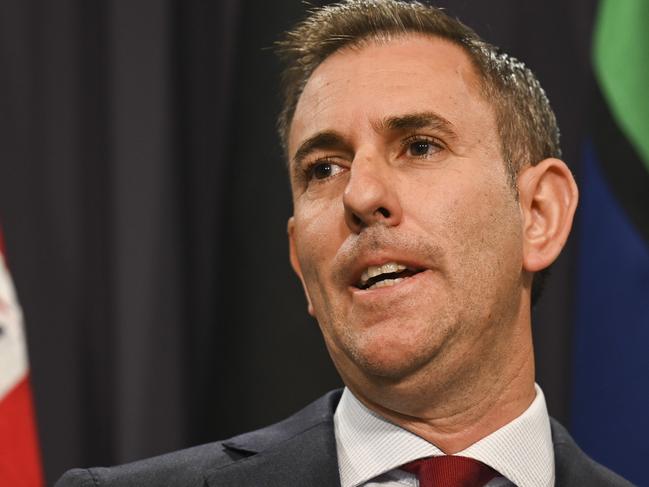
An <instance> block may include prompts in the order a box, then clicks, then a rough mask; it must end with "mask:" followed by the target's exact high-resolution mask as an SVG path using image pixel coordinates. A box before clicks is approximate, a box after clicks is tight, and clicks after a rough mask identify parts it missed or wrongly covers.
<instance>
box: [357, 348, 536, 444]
mask: <svg viewBox="0 0 649 487" xmlns="http://www.w3.org/2000/svg"><path fill="white" fill-rule="evenodd" d="M528 343H529V347H528V349H527V350H525V349H518V350H516V351H515V352H514V353H512V351H510V353H507V354H506V355H507V357H506V361H505V362H506V363H507V366H506V367H505V368H500V367H494V368H491V369H490V368H489V367H485V368H484V370H481V373H477V374H475V375H474V379H471V378H468V379H467V378H466V377H465V379H466V380H462V381H457V378H455V379H452V378H451V379H449V380H447V381H445V383H444V384H442V385H441V386H439V385H437V386H435V385H429V386H427V387H414V388H413V387H411V386H409V385H406V386H405V387H403V388H400V387H397V389H396V390H395V389H394V386H393V387H391V388H390V389H391V390H385V389H383V388H381V389H383V390H382V391H380V390H372V388H370V389H366V388H362V389H364V390H366V391H370V394H364V393H363V391H362V390H357V389H358V388H355V387H353V386H351V384H348V385H349V386H351V387H350V388H351V390H352V392H353V393H354V395H355V396H356V397H357V398H358V399H359V400H360V401H361V402H363V403H364V404H365V405H366V406H367V407H368V408H369V409H371V410H373V411H375V412H376V413H378V414H380V415H381V416H382V417H384V418H385V419H387V420H388V421H390V422H392V423H394V424H396V425H398V426H400V427H402V428H404V429H406V430H408V431H410V432H412V433H414V434H416V435H417V436H420V437H421V438H424V439H425V440H427V441H429V442H430V443H432V444H434V445H435V446H437V447H438V448H439V449H440V450H442V451H443V452H444V453H446V454H454V453H458V452H460V451H462V450H464V449H466V448H468V447H469V446H470V445H472V444H473V443H475V442H477V441H479V440H480V439H482V438H484V437H486V436H488V435H489V434H491V433H493V432H494V431H496V430H498V429H499V428H501V427H503V426H504V425H506V424H507V423H509V422H511V421H513V420H514V419H516V418H517V417H518V416H520V415H521V414H522V413H523V412H524V411H525V410H526V409H527V408H528V407H529V406H530V404H531V403H532V401H533V400H534V398H535V396H536V391H535V389H534V355H533V351H532V346H531V340H530V341H529V342H528ZM374 398H377V399H378V400H374Z"/></svg>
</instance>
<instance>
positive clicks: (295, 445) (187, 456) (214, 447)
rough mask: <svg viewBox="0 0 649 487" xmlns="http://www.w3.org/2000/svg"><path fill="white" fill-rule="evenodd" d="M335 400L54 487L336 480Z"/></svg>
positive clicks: (73, 474)
mask: <svg viewBox="0 0 649 487" xmlns="http://www.w3.org/2000/svg"><path fill="white" fill-rule="evenodd" d="M339 398H340V391H332V392H330V393H328V394H326V395H325V396H323V397H321V398H320V399H318V400H317V401H315V402H313V403H311V404H310V405H308V406H307V407H306V408H304V409H302V410H301V411H299V412H297V413H296V414H294V415H292V416H291V417H289V418H287V419H285V420H283V421H280V422H279V423H275V424H273V425H270V426H267V427H265V428H262V429H259V430H255V431H251V432H248V433H244V434H242V435H238V436H235V437H233V438H230V439H228V440H225V441H217V442H214V443H209V444H205V445H200V446H195V447H192V448H188V449H185V450H180V451H176V452H172V453H168V454H165V455H160V456H157V457H153V458H148V459H145V460H140V461H136V462H133V463H128V464H124V465H118V466H115V467H94V468H89V469H73V470H70V471H68V472H66V473H65V474H64V475H63V477H61V479H60V480H59V481H58V482H57V484H56V486H55V487H89V486H110V487H131V486H133V487H135V486H137V487H146V486H154V485H155V486H160V485H170V486H187V487H189V486H205V485H209V486H212V485H219V486H226V485H323V484H319V483H318V478H317V477H315V475H317V473H318V471H321V472H322V471H323V469H324V472H323V474H324V475H330V476H331V475H334V474H335V476H336V477H337V475H338V474H337V462H336V457H335V439H334V434H333V411H334V410H335V406H336V404H337V403H338V400H339ZM298 455H299V456H298ZM298 457H299V458H300V459H301V460H300V465H294V463H295V458H298ZM273 478H275V479H276V481H277V482H276V483H274V482H273ZM290 479H292V480H293V481H294V482H293V483H291V482H289V483H282V482H286V481H287V480H290Z"/></svg>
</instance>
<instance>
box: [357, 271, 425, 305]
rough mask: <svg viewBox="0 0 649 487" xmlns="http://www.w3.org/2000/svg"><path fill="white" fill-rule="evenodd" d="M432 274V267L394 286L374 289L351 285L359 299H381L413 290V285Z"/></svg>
mask: <svg viewBox="0 0 649 487" xmlns="http://www.w3.org/2000/svg"><path fill="white" fill-rule="evenodd" d="M431 274H432V271H431V270H430V269H428V270H425V271H421V272H418V273H417V274H415V275H413V276H410V277H408V278H405V279H403V280H402V281H400V282H397V283H396V284H393V285H392V286H383V287H377V288H372V289H359V288H357V287H355V286H350V290H351V292H352V295H353V296H354V298H359V299H364V298H367V299H372V298H376V299H381V298H387V297H390V296H391V295H394V294H404V293H409V292H411V291H413V289H412V288H413V286H417V285H419V284H421V283H422V281H423V280H425V279H427V278H428V277H429V276H430V275H431Z"/></svg>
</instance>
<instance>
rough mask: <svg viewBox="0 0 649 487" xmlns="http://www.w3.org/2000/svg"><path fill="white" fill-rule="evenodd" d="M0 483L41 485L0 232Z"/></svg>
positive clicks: (16, 311)
mask: <svg viewBox="0 0 649 487" xmlns="http://www.w3.org/2000/svg"><path fill="white" fill-rule="evenodd" d="M0 486H3V487H4V486H7V487H9V486H11V487H42V486H43V474H42V470H41V461H40V452H39V448H38V438H37V435H36V422H35V418H34V407H33V404H32V394H31V388H30V386H29V364H28V362H27V347H26V344H25V334H24V330H23V317H22V311H21V310H20V306H19V304H18V300H17V299H16V293H15V290H14V286H13V283H12V281H11V276H10V275H9V270H8V268H7V264H6V260H5V252H4V245H3V242H2V234H1V233H0Z"/></svg>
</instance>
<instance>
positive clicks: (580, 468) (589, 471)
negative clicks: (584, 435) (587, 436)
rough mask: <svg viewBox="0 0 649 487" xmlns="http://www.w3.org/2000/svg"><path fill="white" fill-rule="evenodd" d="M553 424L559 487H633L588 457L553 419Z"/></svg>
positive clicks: (553, 441)
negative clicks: (583, 486)
mask: <svg viewBox="0 0 649 487" xmlns="http://www.w3.org/2000/svg"><path fill="white" fill-rule="evenodd" d="M551 424H552V443H553V445H554V461H555V470H556V485H557V487H563V486H581V485H588V486H592V487H599V486H601V487H605V486H606V487H633V484H631V483H630V482H629V481H627V480H625V479H623V478H622V477H620V476H619V475H617V474H616V473H614V472H612V471H611V470H609V469H608V468H606V467H604V466H603V465H600V464H599V463H597V462H595V461H594V460H593V459H592V458H590V457H589V456H588V455H586V453H584V452H583V451H582V450H581V448H579V446H577V443H576V442H575V440H573V438H572V437H571V436H570V434H569V433H568V431H567V430H566V429H565V428H564V427H563V426H562V425H561V424H560V423H559V422H558V421H555V420H554V419H552V420H551Z"/></svg>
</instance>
